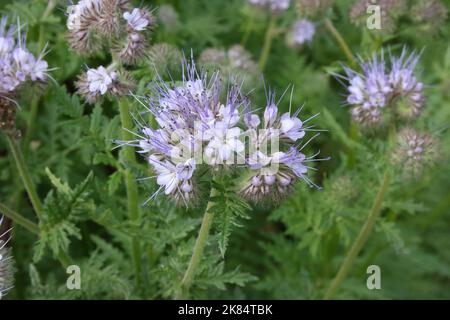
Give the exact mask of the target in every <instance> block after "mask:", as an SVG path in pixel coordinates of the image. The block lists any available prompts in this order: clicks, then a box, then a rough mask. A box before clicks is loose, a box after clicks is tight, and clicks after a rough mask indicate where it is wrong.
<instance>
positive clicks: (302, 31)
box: [286, 19, 316, 48]
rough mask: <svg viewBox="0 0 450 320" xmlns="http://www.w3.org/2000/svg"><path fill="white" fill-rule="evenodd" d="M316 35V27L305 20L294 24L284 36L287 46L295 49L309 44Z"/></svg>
mask: <svg viewBox="0 0 450 320" xmlns="http://www.w3.org/2000/svg"><path fill="white" fill-rule="evenodd" d="M315 33H316V26H315V25H314V23H312V22H311V21H309V20H307V19H302V20H299V21H297V22H295V23H294V25H293V26H292V29H291V31H290V32H288V34H287V35H286V40H287V43H288V46H290V47H293V48H296V47H300V46H302V45H304V44H305V43H308V42H311V41H312V39H313V38H314V34H315Z"/></svg>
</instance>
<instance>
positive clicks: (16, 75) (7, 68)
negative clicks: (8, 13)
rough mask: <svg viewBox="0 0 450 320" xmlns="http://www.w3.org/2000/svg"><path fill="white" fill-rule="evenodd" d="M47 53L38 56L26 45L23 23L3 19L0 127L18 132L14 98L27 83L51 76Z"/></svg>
mask: <svg viewBox="0 0 450 320" xmlns="http://www.w3.org/2000/svg"><path fill="white" fill-rule="evenodd" d="M44 55H45V52H41V53H40V54H39V55H38V56H34V55H33V54H32V53H31V52H30V51H29V50H28V49H27V47H26V34H25V33H23V30H21V27H20V25H19V24H17V25H16V26H14V25H11V26H10V27H7V18H6V17H2V18H1V19H0V129H3V130H6V131H14V126H15V113H16V102H15V101H14V98H15V97H16V96H17V94H18V91H19V90H20V88H21V86H22V85H23V84H24V83H25V82H28V81H30V82H38V81H45V80H47V78H48V77H49V75H48V72H49V71H50V70H49V69H48V64H47V62H46V61H45V60H44V59H43V58H44Z"/></svg>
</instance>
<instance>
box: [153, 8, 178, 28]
mask: <svg viewBox="0 0 450 320" xmlns="http://www.w3.org/2000/svg"><path fill="white" fill-rule="evenodd" d="M158 21H159V22H160V24H161V25H163V26H164V28H165V29H167V30H170V31H172V30H176V29H177V28H178V27H179V26H180V17H179V15H178V12H177V11H176V10H175V8H174V7H173V6H172V5H170V4H163V5H162V6H160V7H159V8H158Z"/></svg>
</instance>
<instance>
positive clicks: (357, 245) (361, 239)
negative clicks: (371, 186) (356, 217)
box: [324, 169, 391, 300]
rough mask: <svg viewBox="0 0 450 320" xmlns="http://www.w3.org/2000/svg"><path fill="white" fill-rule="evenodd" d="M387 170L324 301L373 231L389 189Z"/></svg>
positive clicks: (341, 278) (339, 281) (334, 291)
mask: <svg viewBox="0 0 450 320" xmlns="http://www.w3.org/2000/svg"><path fill="white" fill-rule="evenodd" d="M388 170H389V169H388ZM388 170H386V172H385V173H384V176H383V181H382V183H381V186H380V189H379V190H378V193H377V196H376V198H375V202H374V204H373V206H372V209H371V210H370V213H369V215H368V216H367V219H366V221H365V222H364V225H363V226H362V228H361V230H360V232H359V234H358V237H357V238H356V239H355V241H354V242H353V244H352V246H351V248H350V250H349V252H348V253H347V256H346V257H345V259H344V261H343V262H342V264H341V267H340V268H339V271H338V273H337V274H336V277H335V278H334V279H333V281H332V282H331V284H330V286H329V288H328V290H327V292H326V293H325V296H324V299H325V300H330V299H333V297H334V295H335V293H336V290H337V289H338V287H339V285H340V284H341V282H342V281H343V280H344V279H345V277H346V276H347V274H348V272H349V271H350V268H351V267H352V265H353V263H354V261H355V259H356V257H357V256H358V254H359V252H360V251H361V249H362V248H363V246H364V244H365V243H366V241H367V239H368V238H369V235H370V234H371V232H372V230H373V227H374V225H375V222H376V220H377V218H378V216H379V215H380V211H381V205H382V203H383V199H384V196H385V194H386V192H387V190H388V188H389V183H390V179H391V178H390V173H389V171H388Z"/></svg>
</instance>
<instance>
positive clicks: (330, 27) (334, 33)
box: [325, 19, 356, 65]
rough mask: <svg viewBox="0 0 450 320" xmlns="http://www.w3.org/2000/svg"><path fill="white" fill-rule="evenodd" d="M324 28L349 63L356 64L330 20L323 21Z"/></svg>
mask: <svg viewBox="0 0 450 320" xmlns="http://www.w3.org/2000/svg"><path fill="white" fill-rule="evenodd" d="M325 27H326V28H327V30H328V31H329V32H330V33H331V35H332V36H333V37H334V38H335V39H336V41H337V42H338V44H339V47H340V48H341V50H342V52H344V54H345V56H346V57H347V59H348V60H349V61H350V62H351V64H352V65H355V64H356V59H355V57H354V56H353V54H352V51H351V50H350V48H349V46H348V45H347V42H345V40H344V38H343V37H342V36H341V34H340V33H339V31H338V30H337V29H336V28H335V27H334V25H333V22H331V20H330V19H325Z"/></svg>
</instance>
